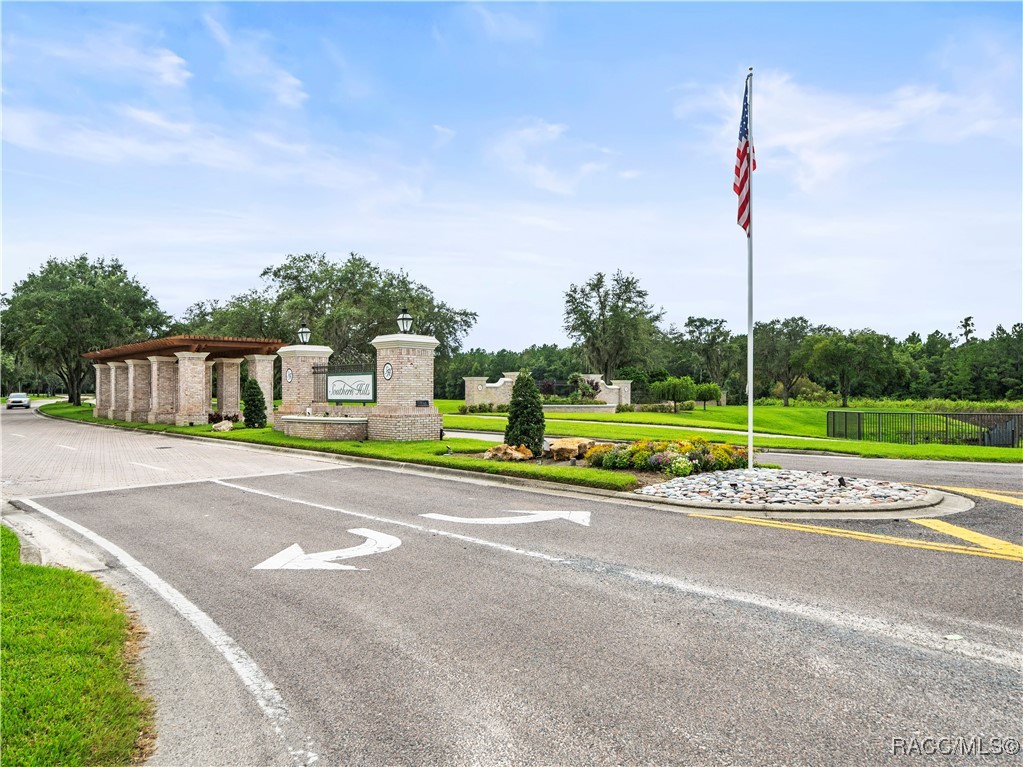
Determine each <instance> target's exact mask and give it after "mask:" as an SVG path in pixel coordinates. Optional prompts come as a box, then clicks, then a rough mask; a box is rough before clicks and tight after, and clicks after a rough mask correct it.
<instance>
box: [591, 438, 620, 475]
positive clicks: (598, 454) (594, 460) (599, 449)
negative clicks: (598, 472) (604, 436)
mask: <svg viewBox="0 0 1023 767" xmlns="http://www.w3.org/2000/svg"><path fill="white" fill-rule="evenodd" d="M613 447H614V445H609V444H607V443H606V442H605V443H603V444H600V445H594V446H593V447H591V448H590V449H589V450H587V451H586V462H587V463H588V464H589V465H590V466H592V467H593V468H595V469H599V468H600V467H601V466H603V465H604V456H605V455H607V454H608V453H610V452H611V449H612V448H613Z"/></svg>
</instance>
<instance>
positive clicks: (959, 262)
mask: <svg viewBox="0 0 1023 767" xmlns="http://www.w3.org/2000/svg"><path fill="white" fill-rule="evenodd" d="M1021 7H1023V6H1021V5H1020V4H1019V3H993V4H982V3H964V4H959V3H935V4H930V3H909V4H886V3H864V4H837V3H835V4H833V3H792V4H787V3H755V4H741V3H712V4H699V3H650V4H645V3H644V4H639V3H599V4H590V3H546V4H518V3H478V4H442V3H409V4H405V3H370V2H367V3H277V4H275V3H222V4H217V3H196V4H193V3H145V4H127V3H125V4H121V3H97V4H90V3H73V4H45V3H16V2H15V3H10V2H8V3H4V4H3V7H2V23H3V30H2V44H3V95H2V98H3V129H2V135H3V211H2V212H3V230H2V246H3V289H4V290H5V291H9V290H10V288H11V286H12V285H13V284H14V282H16V281H17V280H19V279H21V278H23V277H24V276H25V274H27V273H28V272H29V271H31V270H33V269H35V268H36V267H37V266H39V265H40V264H41V263H42V262H43V261H45V260H46V259H47V258H48V257H49V256H51V255H52V256H59V257H69V256H73V255H77V254H79V253H82V252H88V253H89V254H90V255H92V256H110V257H117V258H119V259H120V260H121V261H122V262H123V263H124V264H125V265H126V266H127V268H128V269H129V270H130V271H131V272H132V273H133V274H135V275H137V277H138V278H139V279H140V281H142V282H143V283H144V284H145V285H147V286H148V287H149V289H150V290H151V291H152V292H153V294H154V295H155V296H156V297H157V298H158V300H159V301H160V303H161V305H162V306H163V308H164V310H165V311H168V312H170V313H172V314H175V315H180V314H181V313H182V312H183V311H184V310H185V308H186V307H187V306H188V305H189V304H191V303H193V302H195V301H198V300H201V299H210V298H222V299H226V298H228V297H229V296H231V295H233V294H236V293H240V292H242V291H244V290H247V289H249V288H252V287H257V286H259V285H260V284H261V283H260V279H259V273H260V272H261V271H262V269H263V268H264V267H267V266H270V265H273V264H276V263H279V262H280V261H281V260H282V259H283V257H284V255H285V254H288V253H303V252H310V251H325V252H327V253H328V254H330V255H333V256H337V257H343V256H344V255H345V254H347V253H348V252H349V251H356V252H358V253H361V254H362V255H364V256H366V257H367V258H369V259H370V260H372V261H374V262H376V263H378V264H380V265H382V266H384V267H387V268H390V269H404V270H406V271H407V272H408V273H409V274H410V275H411V276H412V277H413V278H414V279H416V280H418V281H420V282H422V283H424V284H426V285H428V286H429V287H430V288H431V289H432V290H433V291H434V293H435V294H436V295H437V296H438V297H439V298H440V299H441V300H444V301H446V302H448V303H449V304H451V305H453V306H455V307H458V308H465V309H471V310H473V311H476V312H477V313H478V314H479V322H478V324H477V326H476V328H475V329H474V330H473V331H472V333H471V334H470V335H469V337H468V339H467V341H466V347H472V346H482V347H485V348H488V349H492V350H496V349H498V348H502V347H504V348H510V349H516V350H517V349H522V348H524V347H526V346H529V345H530V344H533V343H552V342H553V343H565V341H566V339H565V337H564V334H563V332H562V330H561V324H562V312H563V306H564V301H563V295H564V292H565V291H566V290H567V289H568V287H569V285H570V284H572V283H581V282H583V281H585V280H586V279H587V278H588V277H589V276H591V275H592V274H594V273H595V272H597V271H603V272H606V273H610V272H613V271H614V270H616V269H618V268H621V269H623V270H624V271H626V272H631V273H632V274H634V275H636V276H637V277H638V278H639V280H640V282H641V284H642V285H643V286H644V287H645V288H646V289H647V290H648V291H649V293H650V300H651V301H652V302H653V303H654V304H655V305H657V306H661V307H663V308H664V309H665V310H666V319H667V320H668V321H669V322H673V323H675V324H676V325H681V324H682V323H684V322H685V320H686V318H687V317H688V316H690V315H697V316H705V317H720V318H724V319H726V320H727V321H728V323H729V325H730V327H731V328H732V329H733V331H735V332H744V331H745V326H746V242H745V237H744V236H743V232H742V230H741V229H740V228H739V227H738V226H736V224H735V213H736V198H735V195H734V193H733V192H732V188H731V187H732V171H733V167H734V160H735V145H736V135H737V132H738V123H739V114H740V110H741V100H742V87H743V78H744V75H745V73H746V69H747V67H749V66H753V67H754V68H755V76H754V102H753V122H752V130H753V139H754V143H755V145H756V148H757V160H758V169H757V171H756V173H755V174H754V179H753V180H754V213H753V215H754V229H755V239H754V246H755V254H754V255H755V262H756V308H755V316H756V319H757V320H769V319H772V318H776V317H787V316H795V315H804V316H806V317H808V318H809V319H810V320H812V321H814V322H820V323H828V324H831V325H835V326H838V327H842V328H845V329H849V328H864V327H871V328H873V329H875V330H878V331H880V332H885V333H890V334H892V335H894V336H896V337H899V338H901V337H904V336H905V335H907V334H908V333H909V332H911V331H913V330H918V331H920V332H922V333H925V334H926V333H927V332H929V331H931V330H935V329H939V330H942V331H946V332H947V331H954V330H955V327H956V325H957V323H958V322H959V321H960V320H961V319H962V318H963V317H965V316H967V315H973V316H974V318H975V321H976V325H977V331H978V333H979V334H980V335H982V336H986V335H987V334H988V333H990V332H991V330H993V329H994V327H995V325H996V324H999V323H1001V324H1003V325H1005V326H1009V325H1011V324H1012V323H1014V322H1019V321H1020V319H1021V316H1023V299H1021V294H1023V214H1021V210H1023V139H1021V136H1023V106H1021V93H1023V82H1021V72H1023V43H1021V30H1023V18H1021Z"/></svg>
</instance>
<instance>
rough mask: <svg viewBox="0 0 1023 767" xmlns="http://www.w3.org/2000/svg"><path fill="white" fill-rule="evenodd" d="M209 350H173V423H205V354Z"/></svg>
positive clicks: (186, 424)
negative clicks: (175, 374)
mask: <svg viewBox="0 0 1023 767" xmlns="http://www.w3.org/2000/svg"><path fill="white" fill-rule="evenodd" d="M208 354H209V352H174V356H175V357H177V358H178V405H177V408H176V409H175V411H174V423H175V424H176V425H178V426H188V425H190V424H200V423H206V420H207V419H206V405H208V404H209V400H207V401H206V403H205V404H204V403H203V397H204V396H206V365H205V364H204V363H205V361H206V356H207V355H208Z"/></svg>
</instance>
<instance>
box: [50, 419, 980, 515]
mask: <svg viewBox="0 0 1023 767" xmlns="http://www.w3.org/2000/svg"><path fill="white" fill-rule="evenodd" d="M36 412H37V413H38V414H39V415H41V416H42V417H44V418H52V419H54V420H57V421H65V422H70V423H77V424H81V425H83V426H100V427H103V428H107V429H120V430H122V431H130V432H134V433H136V434H152V435H154V436H164V437H174V438H176V439H189V440H194V441H199V442H206V443H210V444H217V445H228V446H236V447H243V448H252V449H256V450H263V451H270V452H275V453H283V454H286V455H300V456H305V457H309V456H316V457H319V458H322V459H329V460H331V461H334V462H338V463H347V464H354V465H357V466H365V467H367V468H374V469H378V470H381V471H396V472H402V473H415V474H424V475H434V476H442V477H445V476H446V477H449V478H451V479H456V480H459V481H462V482H479V483H483V484H492V485H504V486H509V487H519V488H525V489H535V490H543V491H545V492H559V493H577V494H581V495H591V496H596V497H600V498H604V499H610V500H614V501H619V502H624V503H629V504H630V505H636V506H642V507H644V508H653V509H659V510H663V511H681V512H683V513H685V512H686V511H688V512H689V513H704V514H709V513H712V514H713V515H714V516H746V517H762V518H764V519H831V520H835V521H841V520H845V521H848V520H856V519H861V520H864V519H873V520H885V519H888V520H901V519H914V518H924V517H940V516H946V515H948V514H956V513H959V512H960V511H966V510H968V509H971V508H973V506H974V503H973V501H970V500H968V499H965V498H962V497H961V496H956V495H952V494H951V493H945V492H941V491H938V490H931V489H928V491H927V495H925V496H924V497H923V498H922V499H920V500H916V501H897V502H895V503H891V504H885V505H884V508H883V509H879V508H878V505H869V504H848V505H843V506H836V507H833V508H834V509H835V511H824V510H822V509H825V508H829V507H822V506H820V505H817V504H799V505H798V506H797V505H795V504H793V505H788V506H785V507H783V508H780V507H779V506H778V505H776V504H749V505H745V506H741V507H737V506H735V505H733V504H721V503H713V502H706V501H704V502H700V501H678V500H675V499H672V498H658V497H656V496H644V495H641V494H638V493H636V492H634V491H631V490H629V491H620V490H603V489H601V488H596V487H585V486H583V485H571V484H568V483H561V482H549V481H546V480H539V479H528V478H525V477H510V476H506V475H500V474H488V473H486V472H479V471H469V470H466V469H455V468H450V467H447V466H432V465H429V464H421V463H407V462H404V461H389V460H387V459H384V458H367V457H365V456H356V455H345V454H342V453H330V452H326V451H320V450H313V449H306V448H296V447H284V446H280V445H261V444H258V443H255V442H243V441H237V442H235V441H234V440H228V439H219V438H216V437H203V436H200V435H196V434H175V433H173V432H166V431H149V430H147V429H136V428H133V427H131V426H120V425H118V424H106V423H91V422H88V421H75V420H73V419H70V418H61V417H60V416H53V415H49V414H47V413H43V412H41V411H39V410H36ZM454 431H458V430H454ZM775 452H778V451H775ZM793 452H797V453H802V454H805V453H808V452H809V451H802V450H801V451H793ZM952 498H954V499H958V501H961V502H963V503H965V504H966V505H965V506H964V505H963V504H962V503H952V502H950V501H948V500H947V499H952ZM943 504H947V505H944V508H942V506H943ZM924 509H926V510H928V511H926V512H924V513H918V514H907V513H906V512H913V511H917V510H924Z"/></svg>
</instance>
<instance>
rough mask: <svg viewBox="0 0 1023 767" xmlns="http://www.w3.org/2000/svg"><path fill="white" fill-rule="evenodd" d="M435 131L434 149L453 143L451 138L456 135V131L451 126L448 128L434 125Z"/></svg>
mask: <svg viewBox="0 0 1023 767" xmlns="http://www.w3.org/2000/svg"><path fill="white" fill-rule="evenodd" d="M433 132H434V134H435V135H436V138H435V139H434V142H433V148H434V149H440V148H441V147H445V146H447V145H448V144H450V143H451V140H452V139H453V138H454V137H455V131H453V130H452V129H451V128H446V127H445V126H443V125H434V126H433Z"/></svg>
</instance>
